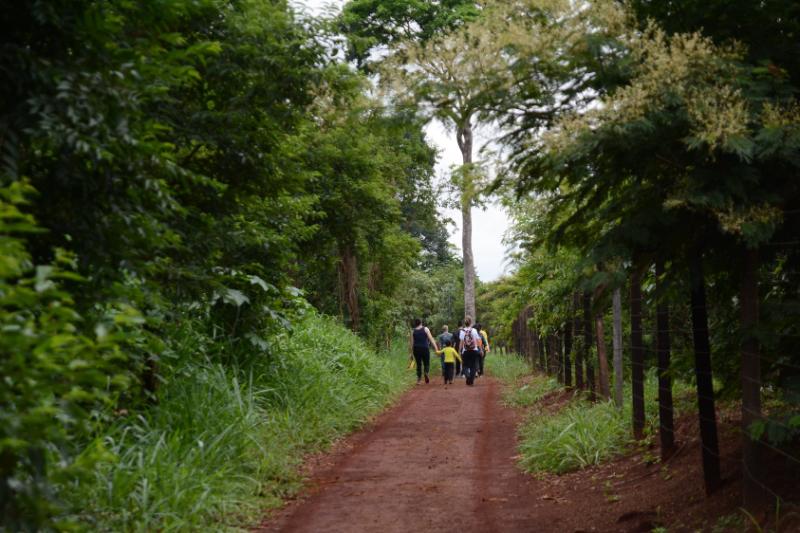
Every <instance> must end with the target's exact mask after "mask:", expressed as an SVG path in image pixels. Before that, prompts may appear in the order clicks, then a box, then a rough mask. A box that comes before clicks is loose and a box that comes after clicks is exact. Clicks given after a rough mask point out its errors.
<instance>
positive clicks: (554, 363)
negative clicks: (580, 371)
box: [547, 334, 561, 381]
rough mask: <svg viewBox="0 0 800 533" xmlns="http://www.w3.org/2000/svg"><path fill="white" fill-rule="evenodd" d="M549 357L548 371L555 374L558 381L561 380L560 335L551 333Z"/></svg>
mask: <svg viewBox="0 0 800 533" xmlns="http://www.w3.org/2000/svg"><path fill="white" fill-rule="evenodd" d="M547 340H548V344H549V346H548V348H549V349H548V356H549V357H548V358H547V373H548V374H550V375H551V376H555V377H556V379H558V381H561V379H560V378H561V360H560V359H561V358H560V354H559V350H558V335H555V334H553V335H550V336H549V337H548V339H547Z"/></svg>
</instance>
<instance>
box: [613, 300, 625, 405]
mask: <svg viewBox="0 0 800 533" xmlns="http://www.w3.org/2000/svg"><path fill="white" fill-rule="evenodd" d="M612 312H613V315H614V325H613V339H612V341H613V343H614V404H615V405H616V406H617V408H618V409H622V385H623V378H624V376H623V370H622V290H621V289H620V288H619V287H617V288H616V289H614V294H613V296H612Z"/></svg>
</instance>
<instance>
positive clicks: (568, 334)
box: [564, 317, 572, 389]
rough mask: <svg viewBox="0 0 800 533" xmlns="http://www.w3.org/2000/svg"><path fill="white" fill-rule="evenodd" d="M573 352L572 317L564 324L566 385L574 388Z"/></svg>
mask: <svg viewBox="0 0 800 533" xmlns="http://www.w3.org/2000/svg"><path fill="white" fill-rule="evenodd" d="M571 353H572V317H569V319H568V320H567V323H566V324H565V325H564V386H565V387H566V388H568V389H569V388H572V366H571V363H570V354H571Z"/></svg>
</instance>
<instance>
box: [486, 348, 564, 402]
mask: <svg viewBox="0 0 800 533" xmlns="http://www.w3.org/2000/svg"><path fill="white" fill-rule="evenodd" d="M488 362H491V364H492V366H491V374H492V375H494V376H496V377H498V378H500V379H501V380H502V381H503V382H504V383H505V384H506V387H505V388H504V390H503V402H504V403H506V404H507V405H511V406H514V407H528V406H531V405H533V404H535V403H536V402H538V401H539V400H541V399H542V397H543V396H544V395H545V394H547V393H548V392H550V391H553V390H555V389H557V388H558V387H559V383H558V381H557V380H556V379H555V378H552V377H550V376H546V375H544V374H540V373H531V367H530V365H529V364H528V362H527V361H525V359H524V358H522V357H521V356H519V355H517V354H513V353H509V354H503V355H497V356H494V357H491V358H490V359H487V366H488Z"/></svg>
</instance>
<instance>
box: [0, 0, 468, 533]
mask: <svg viewBox="0 0 800 533" xmlns="http://www.w3.org/2000/svg"><path fill="white" fill-rule="evenodd" d="M0 15H2V16H0V19H1V20H2V22H1V23H0V24H2V27H1V29H2V32H0V33H2V35H3V37H2V40H3V45H2V52H1V53H0V70H2V72H3V79H4V82H3V84H2V87H0V153H1V154H2V157H1V158H0V206H1V207H0V227H1V228H2V229H0V257H1V258H2V261H0V328H2V331H3V335H2V337H0V374H2V376H3V385H2V387H0V406H2V409H0V502H2V503H0V514H1V515H2V516H3V525H4V526H5V527H7V528H9V529H11V530H17V529H39V528H67V527H73V526H76V527H91V528H94V527H103V528H117V527H119V528H133V529H137V528H147V529H151V528H154V529H161V528H166V529H170V528H175V527H177V528H181V527H183V528H186V527H191V526H192V524H200V523H202V522H203V521H204V520H207V519H208V518H209V517H211V518H215V519H218V520H228V517H229V516H231V515H233V514H236V513H239V512H240V511H242V509H239V508H238V507H237V505H234V503H235V502H242V501H245V500H247V499H248V498H250V497H253V496H258V495H259V494H260V495H261V496H264V495H269V494H275V493H276V491H277V492H278V493H279V492H280V491H283V490H286V487H285V484H286V481H280V480H291V479H293V474H292V473H291V472H290V468H289V467H290V466H291V465H292V464H293V463H294V462H295V461H297V459H298V456H299V455H300V454H301V453H302V451H304V450H307V449H308V447H309V446H313V445H317V444H318V443H320V442H324V441H326V440H328V439H330V438H332V436H334V435H336V434H339V433H341V432H343V431H346V430H348V429H350V428H352V427H353V425H354V424H356V423H358V421H359V420H363V419H364V417H366V416H368V414H369V413H370V412H373V411H374V410H375V409H377V408H379V407H380V406H382V405H384V403H385V402H386V400H387V399H388V398H390V397H391V396H392V394H393V393H394V392H395V391H396V390H397V387H398V381H397V380H398V379H399V378H398V374H399V372H400V370H401V368H399V367H398V368H394V367H391V366H386V365H387V363H385V362H383V361H382V360H380V359H381V357H386V356H385V355H384V356H378V355H375V354H371V353H370V352H368V351H367V348H366V347H365V346H364V345H363V344H362V342H366V343H368V344H369V345H371V346H378V344H379V343H380V344H381V345H382V346H385V343H386V342H387V341H389V340H391V339H392V338H393V337H394V335H395V332H396V329H397V328H398V327H399V326H400V325H401V322H400V319H401V318H402V319H403V320H406V319H407V317H409V316H410V315H411V314H412V313H413V312H414V310H415V308H413V309H411V308H409V307H408V306H409V305H416V302H413V301H409V300H406V299H403V298H400V297H398V293H399V291H398V287H399V286H400V284H401V283H402V282H403V281H404V280H405V279H407V278H409V277H411V278H418V279H420V280H422V281H421V282H420V283H421V284H423V285H424V283H426V281H425V280H426V279H427V277H428V276H432V275H434V273H435V272H436V269H441V268H451V265H454V264H457V263H456V262H455V260H454V259H453V258H452V257H451V253H450V251H449V249H448V245H447V242H446V240H447V232H446V229H445V226H444V222H443V221H442V220H441V219H440V218H439V216H438V214H437V205H438V198H437V195H436V189H435V187H434V183H433V181H432V178H433V166H434V163H435V152H434V150H433V149H432V148H431V147H430V146H429V144H428V142H427V140H426V138H425V135H424V132H423V129H422V128H423V125H424V123H423V122H422V121H421V120H420V119H419V118H418V117H417V116H415V114H414V113H412V112H410V111H408V110H403V109H398V110H393V109H387V108H386V107H384V106H383V105H382V104H381V102H380V101H379V100H375V99H372V98H370V96H369V91H368V86H369V82H368V80H367V79H366V77H365V76H364V75H363V74H361V73H359V72H358V71H357V70H356V69H355V68H351V67H349V66H348V65H346V64H344V63H342V62H340V61H338V60H336V59H335V51H334V50H333V49H332V48H331V46H330V40H331V37H330V34H329V33H328V32H327V31H326V30H325V29H324V27H323V26H321V25H319V24H318V23H317V22H315V21H304V20H301V19H300V18H299V17H298V16H296V14H295V13H293V11H292V10H291V9H290V8H289V7H288V6H287V4H286V3H285V2H281V1H277V2H262V1H255V0H240V1H234V2H229V1H220V0H203V1H199V2H197V1H189V0H186V1H174V2H128V1H112V2H106V1H95V0H80V1H75V2H28V3H24V4H9V3H6V4H3V7H2V8H0ZM306 302H311V303H312V304H313V305H314V306H315V307H316V308H317V310H319V311H320V312H322V313H327V314H330V315H334V316H338V317H340V322H341V323H343V324H346V325H347V326H349V327H350V329H352V330H354V331H357V332H359V333H360V334H361V336H362V338H363V339H364V341H357V340H355V338H351V336H350V335H351V334H350V333H348V332H347V331H346V330H345V329H343V328H342V327H341V326H339V325H337V324H336V323H334V322H331V321H326V320H324V319H313V318H302V317H303V316H305V315H313V312H312V311H308V310H307V305H308V304H307V303H306ZM340 338H341V339H340ZM343 404H346V405H343ZM223 465H225V466H223ZM87 502H92V505H90V506H87ZM251 503H252V502H251Z"/></svg>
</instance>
